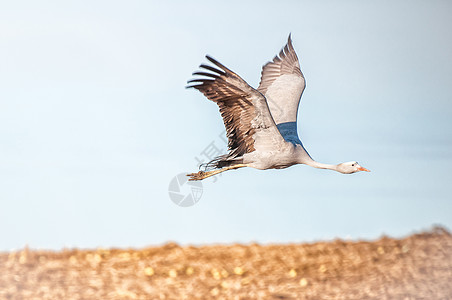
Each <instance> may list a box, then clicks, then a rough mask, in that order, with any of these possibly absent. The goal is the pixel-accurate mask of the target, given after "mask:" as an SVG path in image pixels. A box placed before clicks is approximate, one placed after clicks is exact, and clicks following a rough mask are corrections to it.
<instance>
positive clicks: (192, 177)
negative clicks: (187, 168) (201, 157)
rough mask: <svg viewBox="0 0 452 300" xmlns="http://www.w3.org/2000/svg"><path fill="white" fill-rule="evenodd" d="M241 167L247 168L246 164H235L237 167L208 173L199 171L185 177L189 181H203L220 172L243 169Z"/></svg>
mask: <svg viewBox="0 0 452 300" xmlns="http://www.w3.org/2000/svg"><path fill="white" fill-rule="evenodd" d="M243 167H248V165H246V164H237V165H233V166H229V167H225V168H221V169H218V170H213V171H208V172H203V171H199V172H198V173H191V174H187V176H190V178H189V179H188V180H189V181H194V180H203V179H205V178H207V177H210V176H213V175H217V174H219V173H221V172H224V171H227V170H234V169H238V168H243Z"/></svg>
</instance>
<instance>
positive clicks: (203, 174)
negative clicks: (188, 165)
mask: <svg viewBox="0 0 452 300" xmlns="http://www.w3.org/2000/svg"><path fill="white" fill-rule="evenodd" d="M207 173H209V172H203V171H199V172H198V173H190V174H187V176H188V177H190V178H189V179H188V181H196V180H203V179H204V178H207V177H209V176H211V175H207Z"/></svg>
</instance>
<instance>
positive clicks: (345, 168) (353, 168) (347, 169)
mask: <svg viewBox="0 0 452 300" xmlns="http://www.w3.org/2000/svg"><path fill="white" fill-rule="evenodd" d="M336 170H337V171H338V172H341V173H342V174H352V173H356V172H359V171H366V172H370V170H367V169H366V168H363V167H361V166H360V165H359V164H358V163H357V162H356V161H350V162H346V163H341V164H338V165H337V167H336Z"/></svg>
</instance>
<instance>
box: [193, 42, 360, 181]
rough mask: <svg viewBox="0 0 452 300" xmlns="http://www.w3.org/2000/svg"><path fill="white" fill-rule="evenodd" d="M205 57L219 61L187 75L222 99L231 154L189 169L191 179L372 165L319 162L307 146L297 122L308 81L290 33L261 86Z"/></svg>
mask: <svg viewBox="0 0 452 300" xmlns="http://www.w3.org/2000/svg"><path fill="white" fill-rule="evenodd" d="M206 58H207V59H208V60H209V61H210V62H211V63H212V64H213V65H214V66H210V65H205V64H202V65H200V68H201V69H202V70H201V71H198V72H194V73H193V75H196V76H200V77H199V78H195V79H192V80H190V81H188V83H189V85H188V86H187V88H195V89H197V90H199V91H200V92H202V93H203V94H204V96H206V97H207V98H208V99H209V100H211V101H213V102H215V103H216V104H217V105H218V107H219V109H220V113H221V117H222V118H223V122H224V125H225V127H226V135H227V137H228V154H225V155H221V156H219V157H217V158H215V159H213V160H212V161H210V162H208V163H206V164H204V165H203V166H204V170H203V171H199V172H198V173H193V174H188V176H190V177H191V178H190V180H202V179H204V178H207V177H210V176H213V175H215V174H218V173H220V172H223V171H226V170H230V169H237V168H241V167H252V168H256V169H281V168H287V167H289V166H292V165H295V164H307V165H310V166H313V167H316V168H324V169H333V170H336V171H339V172H341V173H354V172H357V171H363V170H366V171H367V169H365V168H362V167H361V166H359V165H358V163H356V162H350V163H344V164H339V165H327V164H322V163H318V162H316V161H314V160H313V159H312V158H311V157H310V156H309V154H308V153H307V151H306V150H305V148H304V147H303V144H302V143H301V140H300V139H299V137H298V134H297V125H296V124H297V123H296V122H297V114H298V107H299V102H300V99H301V95H302V94H303V91H304V89H305V86H306V84H305V79H304V76H303V73H302V72H301V69H300V64H299V61H298V57H297V55H296V53H295V50H294V48H293V45H292V40H291V36H290V35H289V38H288V41H287V44H286V45H285V47H284V48H283V49H282V50H281V52H280V53H279V56H275V58H274V59H273V61H271V62H268V63H267V64H265V65H264V66H263V68H262V77H261V82H260V84H259V87H258V88H257V89H254V88H252V87H251V86H250V85H248V83H246V82H245V81H244V80H243V79H242V78H241V77H240V76H238V75H237V74H236V73H234V72H233V71H231V70H230V69H228V68H226V67H225V66H224V65H222V64H221V63H219V62H218V61H217V60H215V59H213V58H212V57H210V56H206ZM352 165H353V166H352ZM355 166H358V168H355ZM352 167H353V168H352ZM359 168H361V169H359Z"/></svg>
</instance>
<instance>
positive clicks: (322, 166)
mask: <svg viewBox="0 0 452 300" xmlns="http://www.w3.org/2000/svg"><path fill="white" fill-rule="evenodd" d="M304 163H305V164H307V165H308V166H311V167H314V168H317V169H328V170H333V171H338V170H337V165H329V164H324V163H321V162H318V161H315V160H312V159H310V160H307V161H305V162H304Z"/></svg>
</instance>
